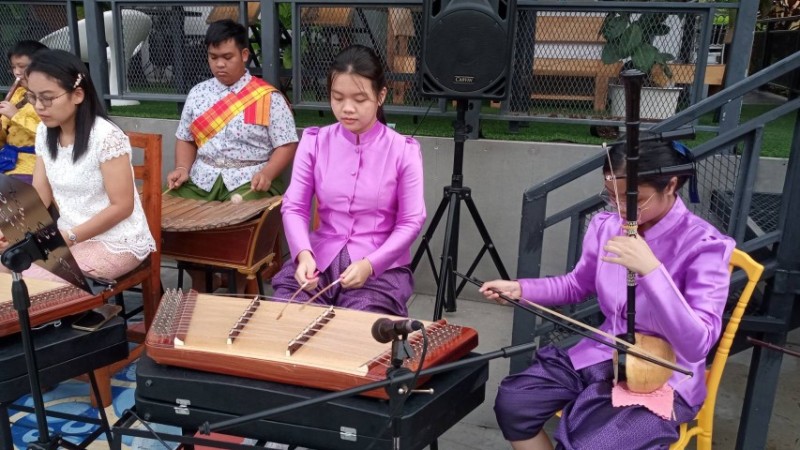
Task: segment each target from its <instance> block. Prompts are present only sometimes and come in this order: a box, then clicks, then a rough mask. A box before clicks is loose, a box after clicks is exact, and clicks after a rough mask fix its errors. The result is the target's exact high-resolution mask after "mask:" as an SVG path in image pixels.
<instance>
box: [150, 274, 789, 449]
mask: <svg viewBox="0 0 800 450" xmlns="http://www.w3.org/2000/svg"><path fill="white" fill-rule="evenodd" d="M170 265H171V264H170V262H166V263H165V266H170ZM173 267H174V266H173ZM162 280H163V282H164V286H165V287H175V286H176V284H177V276H176V270H174V269H171V268H169V267H165V268H164V269H163V270H162ZM188 287H190V281H189V280H188V279H187V280H186V281H185V282H184V288H188ZM434 303H435V298H434V297H433V296H431V295H425V294H417V295H415V296H414V297H412V298H411V301H410V307H409V314H410V316H411V317H416V318H422V319H429V318H430V317H432V316H433V309H434ZM457 306H458V311H456V312H454V313H446V315H445V318H446V319H447V320H448V322H451V323H454V324H458V325H462V326H468V327H472V328H475V329H476V330H477V331H478V335H479V339H480V344H479V346H478V348H477V349H476V351H477V352H480V353H483V352H488V351H493V350H497V349H499V348H501V347H505V346H508V345H511V323H512V311H513V308H512V307H510V306H502V305H498V304H495V303H489V302H484V301H475V300H463V299H462V300H459V301H458V303H457ZM789 341H790V342H800V330H796V331H795V332H794V333H792V334H790V336H789ZM750 356H751V351H749V350H748V351H745V352H741V353H739V354H736V355H733V356H731V357H730V358H729V359H728V364H727V366H726V368H725V373H724V375H723V379H722V386H721V388H720V392H719V396H718V399H717V407H716V413H715V422H714V427H715V428H714V448H715V449H721V450H724V449H733V448H734V447H735V445H736V433H737V429H738V426H739V417H740V415H741V409H742V401H743V398H744V391H745V386H746V382H747V374H748V368H749V364H750ZM508 367H509V361H508V360H504V359H501V360H494V361H492V362H491V364H490V368H489V381H488V382H487V383H486V400H485V401H484V403H483V404H482V405H480V406H479V407H478V408H477V409H475V410H474V411H473V412H472V413H470V414H469V415H468V416H467V417H465V418H464V419H463V420H462V421H461V422H459V423H458V424H457V425H456V426H455V427H453V428H452V429H450V430H449V431H448V432H446V433H445V434H444V435H443V436H442V437H441V438H440V440H439V448H440V449H441V450H472V449H475V450H489V449H506V448H510V446H509V445H508V444H507V442H506V441H505V440H504V439H503V436H502V434H501V433H500V431H499V429H498V427H497V423H496V421H495V418H494V412H493V410H492V407H493V405H494V398H495V396H496V393H497V386H498V385H499V384H500V381H501V380H502V378H503V377H504V376H505V375H507V374H508ZM554 423H555V422H554V421H551V422H550V423H548V425H547V426H546V429H548V430H553V429H554ZM692 448H693V447H692ZM766 448H767V449H769V450H790V449H797V450H800V360H798V359H797V358H793V357H791V356H786V357H784V359H783V365H782V367H781V376H780V380H779V384H778V390H777V395H776V400H775V408H774V410H773V412H772V419H771V422H770V430H769V440H768V442H767V447H766ZM748 450H749V449H748Z"/></svg>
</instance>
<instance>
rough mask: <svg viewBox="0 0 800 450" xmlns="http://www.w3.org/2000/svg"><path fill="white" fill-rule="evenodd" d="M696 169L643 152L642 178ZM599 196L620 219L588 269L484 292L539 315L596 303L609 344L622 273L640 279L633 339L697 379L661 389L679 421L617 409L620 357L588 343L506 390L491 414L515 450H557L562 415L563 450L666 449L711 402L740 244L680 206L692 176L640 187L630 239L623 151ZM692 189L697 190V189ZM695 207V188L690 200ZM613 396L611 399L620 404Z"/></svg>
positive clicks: (596, 238) (679, 152) (670, 150)
mask: <svg viewBox="0 0 800 450" xmlns="http://www.w3.org/2000/svg"><path fill="white" fill-rule="evenodd" d="M689 162H690V154H689V151H688V149H686V147H684V146H683V145H682V144H680V143H677V142H674V143H673V142H667V143H663V142H657V143H654V142H645V143H642V145H641V149H640V160H639V171H640V173H643V172H647V171H649V170H653V169H657V168H663V167H669V166H677V165H681V164H687V163H689ZM603 173H604V178H605V186H604V188H603V193H602V194H601V195H602V196H604V197H605V198H606V199H607V200H608V203H609V205H610V206H611V208H612V209H613V210H614V212H602V213H600V214H597V215H596V216H595V217H594V218H593V219H592V220H591V222H590V224H589V227H588V229H587V231H586V234H585V237H584V240H583V247H582V254H581V258H580V260H579V261H578V263H577V265H576V266H575V269H574V270H573V271H572V272H570V273H568V274H566V275H562V276H557V277H550V278H541V279H521V280H517V281H504V280H495V281H490V282H487V283H485V284H484V285H483V286H482V287H481V292H482V293H483V294H484V295H485V296H486V297H487V298H490V299H498V294H497V292H502V293H504V294H506V295H508V296H510V297H512V298H523V299H526V300H529V301H532V302H535V303H537V304H540V305H542V306H556V305H566V304H574V303H579V302H582V301H584V300H585V299H586V298H587V297H590V296H592V295H596V296H597V299H598V304H599V306H600V309H601V311H602V313H603V315H604V316H605V321H604V322H603V324H602V325H601V326H600V327H599V328H600V329H601V330H603V331H605V332H608V333H610V334H612V335H618V334H621V333H624V332H625V331H626V321H625V313H626V310H627V308H626V299H627V296H626V273H627V271H628V270H631V271H633V272H635V273H636V274H637V284H638V287H637V289H636V331H637V332H639V333H643V334H647V335H653V336H657V337H660V338H662V339H665V340H666V341H668V343H669V344H670V345H671V346H672V347H673V350H674V352H675V354H676V356H677V363H678V365H679V366H682V367H685V368H688V369H690V370H691V371H692V372H693V373H694V376H693V377H691V378H688V379H687V376H685V375H682V374H679V373H677V372H676V373H675V374H674V375H673V376H672V378H671V379H670V380H669V382H668V383H667V385H666V386H664V389H667V390H668V391H667V392H668V398H666V400H667V401H668V402H669V403H670V404H671V405H670V406H671V407H672V408H671V409H669V408H668V409H667V410H668V411H670V412H672V414H667V417H666V418H665V417H662V416H660V415H659V414H656V413H654V412H653V411H654V410H655V409H654V408H653V407H652V406H649V404H648V402H649V400H648V399H645V401H643V402H642V403H643V404H644V405H645V406H641V405H637V406H614V405H615V404H616V398H614V396H612V388H613V387H614V386H613V365H612V351H613V349H611V348H610V347H608V346H605V345H602V344H599V343H596V342H594V341H592V340H589V339H583V340H581V341H580V342H579V343H578V344H577V345H575V346H574V347H572V348H570V349H568V350H562V349H559V348H556V347H554V346H547V347H544V348H542V349H540V350H539V351H538V352H537V354H536V357H535V358H534V361H533V364H532V365H531V366H530V367H529V368H528V369H526V370H525V371H523V372H521V373H518V374H515V375H511V376H509V377H507V378H506V379H505V380H503V382H502V383H501V385H500V387H499V390H498V393H497V399H496V402H495V413H496V415H497V420H498V423H499V425H500V428H501V430H502V432H503V435H504V436H505V438H506V439H508V440H509V441H511V445H512V447H513V448H515V449H517V450H520V449H552V448H553V445H552V443H551V442H550V439H549V437H548V436H547V434H546V433H545V432H544V431H543V430H542V426H543V425H544V423H545V422H546V421H547V420H549V419H550V418H551V417H553V415H554V414H555V412H556V411H559V410H562V411H563V415H562V418H561V420H560V421H559V423H558V428H557V430H556V432H555V436H554V438H555V440H556V442H557V447H558V448H565V449H593V450H605V449H614V450H616V449H621V448H624V449H654V448H659V449H660V448H664V449H666V448H668V447H669V445H670V444H671V443H672V442H675V441H676V440H677V438H678V435H679V433H678V427H679V425H680V424H681V423H683V422H688V421H689V420H691V419H692V418H694V416H695V415H696V414H697V412H698V411H699V409H700V407H701V406H702V404H703V401H704V399H705V396H706V388H705V382H704V381H705V380H704V374H705V362H706V357H707V355H708V353H709V351H710V350H711V348H712V347H713V346H714V344H715V343H716V342H717V339H718V338H719V335H720V331H721V322H722V319H721V317H722V312H723V308H724V306H725V302H726V300H727V297H728V287H729V283H730V276H729V272H728V263H729V260H730V257H731V253H732V251H733V248H734V245H735V242H734V241H733V240H732V239H731V238H729V237H727V236H725V235H723V234H721V233H720V232H719V231H718V230H717V229H716V228H714V227H713V226H712V225H710V224H709V223H707V222H706V221H704V220H703V219H701V218H699V217H697V216H696V215H694V214H693V213H691V212H690V211H689V210H688V209H687V208H686V206H685V205H684V203H683V201H682V200H681V198H680V197H679V196H678V195H677V192H678V191H679V189H680V188H681V187H682V186H683V185H684V184H685V183H686V182H687V178H689V177H687V176H664V175H653V176H640V180H639V182H640V184H639V188H638V191H639V203H638V205H639V211H638V222H639V228H638V233H639V234H638V236H636V237H633V238H632V237H628V236H624V231H623V229H622V226H623V224H624V220H623V217H624V216H625V199H624V195H625V189H626V183H625V178H624V174H625V145H624V144H623V143H620V144H616V145H612V146H611V147H610V148H609V149H608V158H607V161H606V164H605V166H604V168H603ZM695 186H696V185H695ZM690 193H691V194H694V195H693V196H694V197H696V187H695V188H694V189H690ZM616 392H617V391H615V395H616Z"/></svg>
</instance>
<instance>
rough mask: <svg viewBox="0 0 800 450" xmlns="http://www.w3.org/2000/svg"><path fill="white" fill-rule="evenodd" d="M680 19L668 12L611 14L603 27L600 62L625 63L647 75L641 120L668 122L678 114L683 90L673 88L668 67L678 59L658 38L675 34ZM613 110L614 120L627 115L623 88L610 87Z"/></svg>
mask: <svg viewBox="0 0 800 450" xmlns="http://www.w3.org/2000/svg"><path fill="white" fill-rule="evenodd" d="M675 20H679V19H678V18H677V17H676V16H670V15H669V14H666V13H644V14H631V13H626V12H611V13H609V14H608V15H607V16H606V17H605V19H604V21H603V24H602V25H601V27H600V34H601V35H602V36H603V38H604V39H605V41H606V43H605V45H604V46H603V51H602V54H601V59H602V61H603V63H604V64H614V63H616V62H617V61H624V62H625V64H624V67H625V68H631V67H632V68H635V69H639V70H641V71H642V72H644V73H646V74H647V75H648V76H647V78H646V79H645V85H644V87H643V88H642V105H643V106H642V118H644V119H665V118H667V117H669V116H671V115H673V114H674V113H675V110H676V109H677V107H678V99H679V97H680V93H681V89H680V88H676V87H674V86H672V83H671V82H670V80H671V79H672V70H671V69H670V67H669V65H668V64H667V63H668V62H669V61H672V60H674V59H675V56H673V55H672V54H671V53H667V52H664V51H662V50H661V49H659V48H658V47H657V46H656V45H655V41H656V38H657V37H659V36H667V35H669V34H670V33H671V32H672V29H673V27H672V26H670V22H671V21H675ZM609 97H610V102H611V104H610V110H611V115H612V116H614V117H623V116H624V115H625V106H624V105H625V94H624V91H623V90H622V86H619V85H611V86H609Z"/></svg>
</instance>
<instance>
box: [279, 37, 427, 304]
mask: <svg viewBox="0 0 800 450" xmlns="http://www.w3.org/2000/svg"><path fill="white" fill-rule="evenodd" d="M328 89H329V91H330V100H331V109H332V110H333V113H334V115H335V116H336V119H337V121H338V122H337V123H336V124H333V125H330V126H327V127H321V128H319V127H311V128H307V129H306V130H305V132H304V133H303V137H302V139H301V140H300V144H299V146H298V148H297V154H296V155H295V159H294V166H293V169H292V179H291V183H290V184H289V188H288V189H287V191H286V194H285V196H284V199H283V208H282V210H281V211H282V213H283V225H284V228H285V232H286V240H287V241H288V243H289V249H290V251H291V255H292V260H291V263H287V264H286V265H285V266H284V267H283V269H282V270H281V271H280V272H279V273H278V274H277V275H276V276H275V277H274V278H273V280H272V285H273V287H274V289H275V297H276V298H289V297H291V296H292V294H294V293H295V292H296V291H298V290H299V289H300V287H303V289H304V291H303V292H301V293H300V294H299V295H298V296H297V297H295V300H296V301H301V300H303V299H308V298H309V297H310V296H312V295H314V293H315V292H316V290H317V289H318V287H319V286H327V285H328V284H330V283H331V282H333V281H335V280H337V279H338V280H339V283H338V284H337V285H336V286H334V287H333V288H331V289H329V290H327V291H326V292H325V293H324V294H323V295H321V296H320V297H319V298H318V299H317V300H316V301H317V302H318V303H322V304H328V305H335V306H340V307H344V308H352V309H360V310H365V311H374V312H380V313H386V314H395V315H400V316H406V315H407V314H408V310H407V308H406V302H407V301H408V298H409V297H410V296H411V293H412V291H413V286H414V283H413V279H412V275H411V271H410V269H409V267H408V264H409V263H410V261H411V255H410V251H409V249H410V248H411V245H412V243H413V242H414V239H416V237H417V235H418V234H419V232H420V229H421V228H422V224H423V222H424V221H425V202H424V199H423V190H422V155H421V152H420V147H419V143H418V142H417V141H416V140H414V139H412V138H407V137H405V136H402V135H400V134H399V133H397V132H395V131H394V130H392V129H390V128H389V127H387V126H386V125H385V120H384V117H383V110H382V107H381V105H382V104H383V102H384V100H385V99H386V92H387V88H386V78H385V75H384V71H383V67H382V66H381V63H380V60H379V59H378V57H377V56H376V55H375V53H374V52H373V51H372V50H371V49H369V48H367V47H364V46H360V45H355V46H352V47H348V48H346V49H345V50H343V51H342V52H341V53H339V55H337V57H336V59H335V60H334V62H333V64H332V66H331V69H330V72H329V74H328ZM314 198H316V202H317V214H318V217H319V227H318V228H317V229H316V230H314V231H311V232H309V227H310V223H311V209H312V199H314Z"/></svg>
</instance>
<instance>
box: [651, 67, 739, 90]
mask: <svg viewBox="0 0 800 450" xmlns="http://www.w3.org/2000/svg"><path fill="white" fill-rule="evenodd" d="M667 65H668V66H669V68H670V70H672V78H668V77H667V76H666V75H665V74H664V72H663V70H661V68H660V67H658V66H656V67H654V68H653V70H652V72H651V77H652V81H653V83H654V84H656V85H658V86H661V87H664V86H667V85H669V84H670V83H673V84H693V83H694V74H695V70H696V69H697V66H695V65H694V64H667ZM724 81H725V64H709V65H707V66H706V73H705V77H704V79H703V84H707V85H709V86H722V83H723V82H724Z"/></svg>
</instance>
